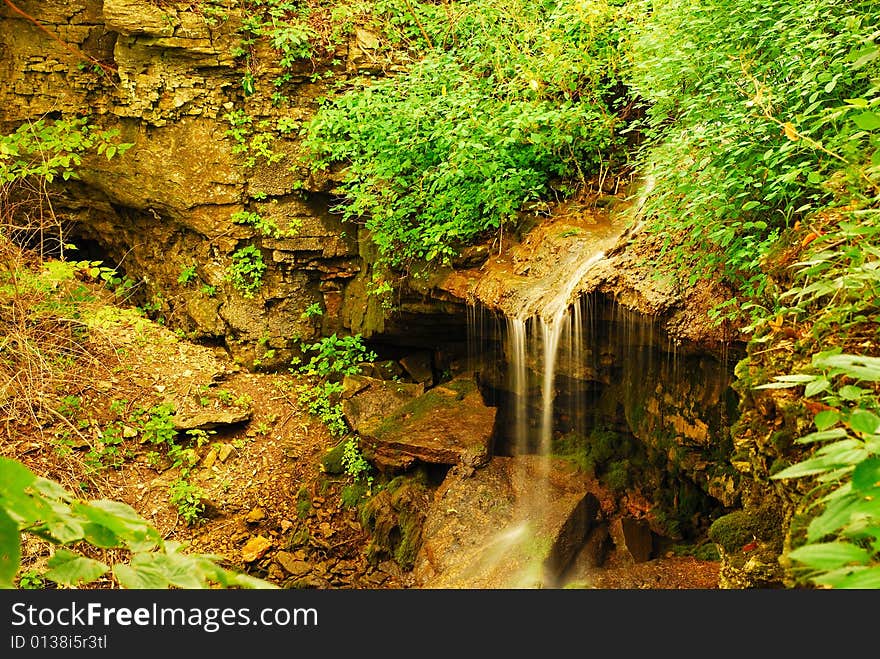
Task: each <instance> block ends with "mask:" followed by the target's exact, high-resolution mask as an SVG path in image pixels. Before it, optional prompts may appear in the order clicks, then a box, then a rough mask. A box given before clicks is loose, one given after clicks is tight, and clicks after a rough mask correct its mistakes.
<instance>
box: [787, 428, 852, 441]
mask: <svg viewBox="0 0 880 659" xmlns="http://www.w3.org/2000/svg"><path fill="white" fill-rule="evenodd" d="M846 436H847V432H846V430H845V429H844V428H832V429H831V430H822V431H820V432H811V433H810V434H809V435H804V436H803V437H800V438H799V439H797V440H796V441H797V443H798V444H812V443H813V442H824V441H825V440H827V439H838V438H840V437H846Z"/></svg>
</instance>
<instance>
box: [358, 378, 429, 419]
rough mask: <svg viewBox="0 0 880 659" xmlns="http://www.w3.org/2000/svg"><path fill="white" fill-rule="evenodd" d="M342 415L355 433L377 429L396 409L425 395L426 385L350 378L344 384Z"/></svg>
mask: <svg viewBox="0 0 880 659" xmlns="http://www.w3.org/2000/svg"><path fill="white" fill-rule="evenodd" d="M342 386H343V390H342V413H343V414H344V415H345V420H346V421H347V422H348V425H349V426H350V427H351V429H352V430H354V431H355V432H358V433H362V432H364V429H365V428H367V427H375V426H376V425H378V424H380V423H381V422H382V420H383V419H384V418H385V417H386V416H387V415H388V414H389V413H390V412H391V411H392V410H394V409H396V408H398V407H400V406H401V405H403V404H404V403H407V402H409V401H411V400H413V399H414V398H417V397H418V396H421V395H422V394H423V393H424V392H425V387H424V385H421V384H412V383H405V382H393V381H390V380H380V379H377V378H372V377H367V376H365V375H346V376H345V378H344V379H343V381H342Z"/></svg>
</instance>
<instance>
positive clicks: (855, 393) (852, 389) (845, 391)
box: [837, 384, 868, 400]
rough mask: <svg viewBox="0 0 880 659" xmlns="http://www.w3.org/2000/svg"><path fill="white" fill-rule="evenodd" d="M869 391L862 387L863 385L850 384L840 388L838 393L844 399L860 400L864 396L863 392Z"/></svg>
mask: <svg viewBox="0 0 880 659" xmlns="http://www.w3.org/2000/svg"><path fill="white" fill-rule="evenodd" d="M866 393H868V392H867V390H865V389H862V388H861V387H856V386H855V385H852V384H848V385H845V386H843V387H841V388H840V390H839V391H838V392H837V394H838V395H839V396H840V397H841V398H842V399H843V400H858V399H859V398H861V397H862V395H863V394H866Z"/></svg>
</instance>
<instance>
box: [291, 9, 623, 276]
mask: <svg viewBox="0 0 880 659" xmlns="http://www.w3.org/2000/svg"><path fill="white" fill-rule="evenodd" d="M404 8H406V9H404ZM376 9H377V11H378V12H379V16H387V17H388V23H389V25H391V26H395V27H396V31H395V32H394V33H393V34H396V35H397V37H398V38H399V39H400V40H401V41H402V42H404V43H406V44H410V45H413V46H414V47H417V48H419V49H420V50H421V51H422V53H423V54H422V56H421V58H420V59H419V61H418V62H416V63H414V64H412V65H411V66H410V67H409V68H408V69H407V71H406V73H401V74H397V75H393V76H390V77H386V78H382V79H380V80H376V81H367V82H365V83H364V84H363V85H358V86H355V87H354V88H353V89H351V90H349V91H348V92H347V93H344V94H341V95H338V96H335V97H333V98H332V99H330V100H328V101H327V102H326V103H325V104H324V106H323V107H322V109H321V110H320V111H319V113H318V115H317V116H316V117H315V119H314V120H313V121H312V123H311V125H310V126H309V134H308V141H309V147H310V149H311V153H312V156H313V159H314V161H315V162H316V163H317V164H318V166H321V165H328V164H330V163H333V162H343V163H345V164H346V165H347V169H346V173H345V179H344V183H343V185H342V188H343V190H344V196H345V198H344V201H343V203H342V204H341V205H340V207H339V210H340V211H341V212H342V214H343V217H344V218H345V219H348V220H351V221H357V222H363V223H364V224H365V225H366V227H367V228H368V229H369V230H370V231H371V234H372V238H373V240H374V241H375V243H376V244H377V245H378V247H379V250H380V253H381V255H382V257H383V258H384V259H385V260H387V261H388V262H390V263H392V264H394V265H400V264H401V263H404V262H406V261H408V260H411V259H426V260H429V261H430V260H434V259H437V260H448V258H449V257H451V256H453V255H454V254H455V253H456V252H457V250H458V249H459V248H460V247H461V246H462V245H464V244H467V243H468V242H471V241H473V240H474V239H476V238H479V237H484V236H486V235H487V233H489V232H492V231H500V230H502V228H503V227H504V226H505V225H509V224H512V223H513V222H514V221H515V219H516V217H517V213H518V211H520V210H521V208H522V207H523V205H524V204H525V203H526V202H528V201H532V200H537V199H541V198H545V197H547V196H548V195H549V194H550V193H551V184H552V182H553V181H555V180H557V179H573V180H578V179H583V178H584V177H589V176H591V175H593V174H595V173H596V172H597V171H598V170H599V168H601V167H605V168H607V167H609V163H610V161H612V160H613V159H614V157H615V156H614V152H615V145H616V143H617V129H618V126H617V124H618V123H619V119H618V118H617V117H616V116H615V114H614V111H613V110H612V109H611V107H610V105H611V103H612V101H613V100H614V98H615V97H614V90H615V87H616V86H617V85H618V84H619V73H618V70H617V63H618V61H619V59H620V55H619V53H618V48H619V34H620V32H621V30H622V25H623V24H624V23H623V19H622V18H621V12H620V9H619V8H618V7H615V6H614V4H613V3H610V2H606V1H604V0H603V1H597V2H581V1H564V2H541V3H534V2H525V1H522V2H520V1H516V0H513V1H512V0H480V1H478V2H470V3H464V2H457V3H451V6H443V5H438V4H434V3H427V2H420V3H403V4H401V3H376ZM406 28H409V31H408V32H407V31H406Z"/></svg>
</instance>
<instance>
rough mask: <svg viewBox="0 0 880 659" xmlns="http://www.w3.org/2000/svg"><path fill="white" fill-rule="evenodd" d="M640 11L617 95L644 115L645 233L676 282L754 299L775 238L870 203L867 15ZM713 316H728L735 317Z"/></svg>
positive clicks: (668, 7)
mask: <svg viewBox="0 0 880 659" xmlns="http://www.w3.org/2000/svg"><path fill="white" fill-rule="evenodd" d="M647 4H648V3H646V10H645V11H643V12H641V13H639V14H637V16H639V18H640V20H638V21H637V22H636V24H635V25H634V37H633V45H632V49H631V51H630V63H631V65H630V68H629V75H628V82H629V84H630V86H631V88H632V89H633V90H634V92H635V93H636V94H637V96H638V97H640V98H641V99H642V100H643V102H644V105H645V111H646V115H647V120H646V122H645V123H644V124H643V125H642V127H641V128H642V130H643V131H644V135H645V137H647V139H646V141H645V147H644V149H643V151H642V153H641V156H640V166H641V168H642V170H643V171H644V173H645V174H650V175H651V176H653V177H654V179H655V186H654V191H653V192H652V194H651V195H650V196H649V198H648V201H647V204H646V207H645V210H646V213H647V219H648V224H649V228H650V229H652V230H653V231H654V232H656V233H658V234H659V235H662V236H664V240H665V246H666V248H668V249H669V250H670V259H671V261H672V263H673V267H674V269H675V270H676V271H677V272H681V273H684V274H683V276H682V280H683V281H687V282H688V284H690V285H693V284H694V283H695V282H696V281H697V279H699V278H701V277H712V276H716V275H720V276H722V277H723V278H725V279H726V280H727V281H729V282H731V283H733V284H735V285H736V286H737V287H738V288H739V289H741V290H742V291H743V292H744V293H745V294H746V295H751V296H757V295H760V294H761V293H762V292H763V291H764V288H765V286H766V283H767V278H766V276H765V274H764V273H763V272H761V267H760V266H761V259H762V257H763V256H764V255H765V254H766V253H767V252H768V250H769V248H770V246H771V245H773V243H774V242H775V241H776V240H777V238H778V236H779V232H780V231H781V230H782V229H785V228H787V227H791V226H793V225H794V224H795V222H797V221H798V220H803V219H804V218H805V217H806V216H807V214H809V213H812V212H815V211H817V210H819V209H821V208H823V207H825V206H827V205H830V204H835V203H839V200H840V199H844V198H848V197H849V195H850V193H852V192H853V190H854V189H857V188H860V187H861V188H863V187H864V186H865V184H866V182H868V183H869V185H870V186H871V187H873V188H874V191H875V192H876V185H877V183H876V181H877V178H876V176H877V165H878V164H880V157H878V155H877V154H878V151H877V145H878V134H877V133H876V129H877V128H880V115H878V114H877V112H876V108H877V105H878V103H880V87H878V85H877V82H876V80H877V74H878V59H877V47H876V45H875V44H874V43H873V39H874V37H875V36H876V32H875V30H876V26H877V25H878V22H880V7H878V5H877V4H876V3H873V2H843V1H841V0H819V1H817V2H798V1H796V0H769V1H768V0H760V1H759V0H742V1H738V2H728V1H727V0H708V1H706V2H699V3H695V2H692V1H691V0H659V1H654V2H652V3H650V7H651V10H650V11H647ZM870 181H873V183H870ZM857 194H858V193H857ZM725 313H729V314H730V315H731V316H736V307H735V305H731V306H729V307H728V308H727V309H726V310H725Z"/></svg>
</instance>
